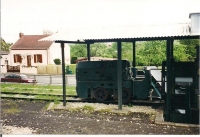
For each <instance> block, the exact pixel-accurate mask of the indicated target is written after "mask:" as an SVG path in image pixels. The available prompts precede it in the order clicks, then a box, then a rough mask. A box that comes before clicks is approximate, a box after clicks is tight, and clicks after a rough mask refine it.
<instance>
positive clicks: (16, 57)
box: [14, 54, 22, 63]
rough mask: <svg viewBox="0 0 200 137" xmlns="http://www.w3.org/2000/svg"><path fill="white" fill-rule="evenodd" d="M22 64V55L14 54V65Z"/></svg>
mask: <svg viewBox="0 0 200 137" xmlns="http://www.w3.org/2000/svg"><path fill="white" fill-rule="evenodd" d="M17 62H19V63H22V57H21V55H20V54H14V63H17Z"/></svg>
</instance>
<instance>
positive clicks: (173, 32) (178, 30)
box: [41, 23, 200, 109]
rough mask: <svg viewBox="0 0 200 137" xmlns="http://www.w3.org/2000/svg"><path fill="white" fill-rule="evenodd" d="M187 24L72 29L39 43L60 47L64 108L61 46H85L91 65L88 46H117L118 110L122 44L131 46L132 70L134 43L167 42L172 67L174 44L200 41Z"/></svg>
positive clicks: (168, 74)
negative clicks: (52, 42)
mask: <svg viewBox="0 0 200 137" xmlns="http://www.w3.org/2000/svg"><path fill="white" fill-rule="evenodd" d="M189 28H190V26H189V24H188V23H185V24H183V23H181V24H171V25H170V24H167V25H160V26H159V25H154V26H149V25H148V26H134V27H130V26H128V27H115V28H114V27H110V28H98V29H96V28H90V29H88V28H87V29H76V30H75V29H74V30H68V31H66V32H60V33H56V34H53V35H51V36H49V37H46V38H43V39H41V41H45V40H47V41H54V42H55V43H60V45H61V54H62V75H63V105H64V106H66V85H65V62H64V56H65V55H64V43H78V44H87V58H88V61H90V44H93V43H96V42H117V56H118V58H117V63H118V65H117V72H118V74H117V85H118V109H122V73H121V72H122V64H121V59H122V57H121V55H122V54H121V43H122V42H132V43H133V66H135V62H136V61H135V59H136V54H135V42H136V41H152V40H166V49H167V64H170V63H171V58H172V57H173V41H174V40H180V39H199V37H200V35H190V32H189ZM167 72H169V73H167V78H170V75H171V74H170V72H171V68H170V65H168V66H167ZM171 86H172V85H170V83H169V84H167V93H170V92H169V91H170V90H171Z"/></svg>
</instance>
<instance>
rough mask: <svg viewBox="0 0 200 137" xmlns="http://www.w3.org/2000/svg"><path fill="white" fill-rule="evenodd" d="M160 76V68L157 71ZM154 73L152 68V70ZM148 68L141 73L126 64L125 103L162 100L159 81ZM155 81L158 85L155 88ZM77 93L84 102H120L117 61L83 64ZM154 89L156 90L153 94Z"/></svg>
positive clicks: (123, 61) (123, 80)
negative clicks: (150, 99)
mask: <svg viewBox="0 0 200 137" xmlns="http://www.w3.org/2000/svg"><path fill="white" fill-rule="evenodd" d="M153 68H154V69H155V70H156V71H157V72H158V73H160V75H161V72H160V71H158V69H157V67H153ZM151 69H152V67H151ZM151 69H149V68H148V67H146V68H145V69H143V70H141V71H138V70H137V69H136V68H133V67H132V66H131V65H130V62H129V61H127V60H122V101H123V102H128V101H129V100H131V99H142V100H143V99H148V98H149V97H156V98H161V94H160V90H159V89H160V86H159V81H158V80H156V79H155V78H154V77H152V72H151V71H153V70H151ZM153 81H156V83H155V84H153ZM76 82H77V83H76V84H77V86H76V91H77V95H78V96H79V97H80V98H83V99H88V98H90V99H96V100H97V101H100V102H103V101H106V100H109V99H111V100H117V98H118V91H117V87H118V86H117V60H106V61H81V62H78V64H77V68H76ZM153 86H155V87H156V88H154V90H153Z"/></svg>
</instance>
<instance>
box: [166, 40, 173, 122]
mask: <svg viewBox="0 0 200 137" xmlns="http://www.w3.org/2000/svg"><path fill="white" fill-rule="evenodd" d="M171 48H172V47H171V40H170V39H167V99H166V101H167V102H166V103H167V108H166V109H167V110H166V111H167V112H166V120H167V121H169V120H170V113H171V92H172V91H171V87H172V82H171V79H172V76H171V63H172V62H171V55H172V53H171V50H172V49H171Z"/></svg>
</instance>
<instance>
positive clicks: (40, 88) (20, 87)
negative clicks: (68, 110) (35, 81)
mask: <svg viewBox="0 0 200 137" xmlns="http://www.w3.org/2000/svg"><path fill="white" fill-rule="evenodd" d="M1 91H2V92H12V91H13V92H18V93H20V92H27V93H36V94H37V93H44V94H48V93H51V94H61V95H62V94H63V89H62V86H61V85H25V84H19V83H17V84H13V83H12V84H10V83H6V84H5V83H2V84H1ZM66 94H67V95H77V94H76V87H75V86H66Z"/></svg>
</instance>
